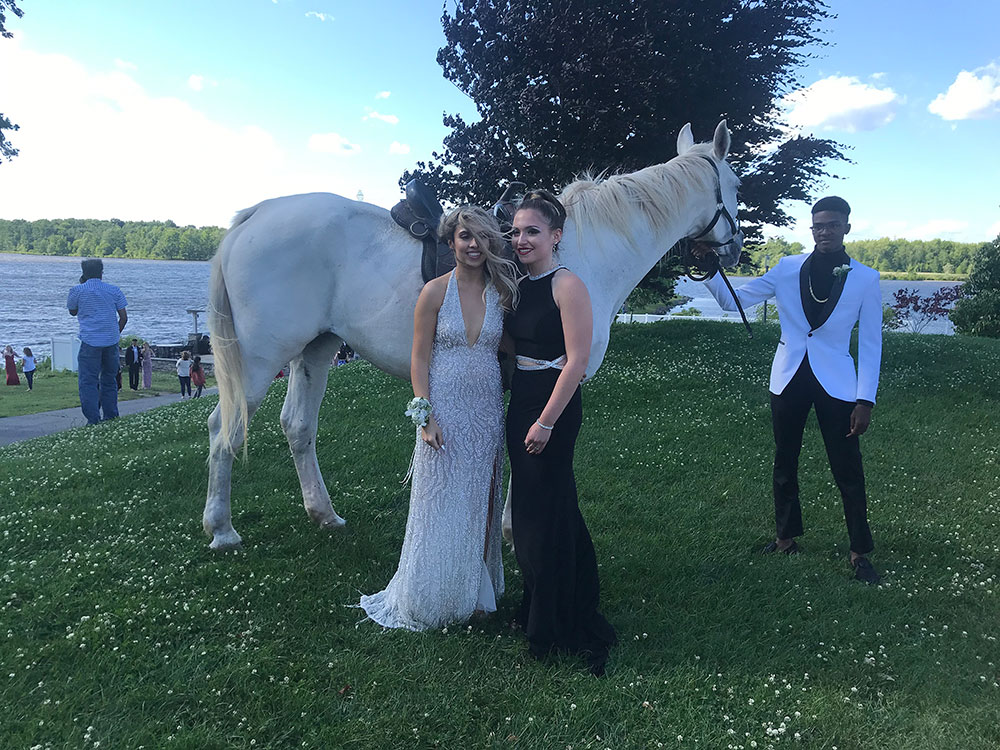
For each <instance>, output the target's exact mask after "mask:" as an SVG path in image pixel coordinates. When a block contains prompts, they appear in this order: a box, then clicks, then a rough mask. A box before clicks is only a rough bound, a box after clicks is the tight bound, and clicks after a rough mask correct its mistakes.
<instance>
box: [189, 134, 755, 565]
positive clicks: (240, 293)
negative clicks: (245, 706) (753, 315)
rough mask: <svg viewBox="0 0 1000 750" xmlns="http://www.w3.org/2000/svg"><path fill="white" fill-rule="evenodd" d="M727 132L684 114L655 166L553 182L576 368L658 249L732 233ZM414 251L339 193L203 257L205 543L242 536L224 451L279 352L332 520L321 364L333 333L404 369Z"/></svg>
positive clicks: (296, 428)
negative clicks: (576, 342)
mask: <svg viewBox="0 0 1000 750" xmlns="http://www.w3.org/2000/svg"><path fill="white" fill-rule="evenodd" d="M729 143H730V139H729V130H728V129H727V128H726V123H725V121H724V120H723V121H722V122H720V123H719V125H718V127H717V128H716V130H715V137H714V139H713V142H712V143H706V144H697V145H696V144H695V143H694V139H693V137H692V135H691V127H690V125H685V126H684V127H683V128H682V129H681V131H680V134H679V135H678V137H677V153H678V156H677V157H676V158H674V159H672V160H670V161H669V162H667V163H666V164H660V165H656V166H652V167H647V168H646V169H643V170H640V171H638V172H634V173H631V174H623V175H616V176H613V177H610V178H608V179H606V180H604V181H601V182H595V181H593V180H578V181H576V182H573V183H572V184H570V185H568V186H567V187H566V188H565V189H564V191H563V193H562V196H561V198H562V200H563V202H564V204H565V206H566V210H567V213H568V218H567V220H566V226H565V231H564V232H563V237H562V242H561V243H560V249H559V254H558V259H559V262H561V263H563V264H564V265H566V266H567V267H569V268H570V269H572V270H573V271H574V272H576V273H577V274H579V276H580V277H581V278H582V279H583V281H584V282H585V283H586V285H587V288H588V289H589V291H590V295H591V301H592V306H593V311H594V339H593V344H592V345H591V351H590V362H589V365H588V367H587V376H588V377H590V376H592V375H593V374H594V373H595V372H596V371H597V368H598V367H600V365H601V362H602V361H603V359H604V354H605V351H606V350H607V347H608V336H609V333H610V327H611V322H612V320H613V319H614V316H615V313H616V312H617V311H618V310H619V309H620V308H621V305H622V303H623V302H624V301H625V298H626V297H627V296H628V294H629V292H631V291H632V289H633V288H634V287H635V285H636V284H638V283H639V281H640V280H641V279H642V278H643V276H645V274H646V273H647V272H648V271H649V270H650V269H651V268H652V267H653V265H654V264H655V263H656V262H657V261H658V260H659V259H660V257H661V256H662V255H663V254H664V252H665V251H666V250H667V249H668V248H670V247H672V246H673V245H674V244H675V243H676V242H677V241H678V240H679V239H682V238H684V237H693V236H695V235H699V234H702V236H703V237H704V238H705V239H707V240H710V241H712V240H714V241H715V242H717V243H727V242H730V241H732V242H736V243H739V242H741V241H742V236H741V235H739V234H738V231H737V229H736V227H735V224H734V222H733V221H731V219H732V217H735V215H736V189H737V186H738V184H739V180H738V179H737V177H736V175H735V174H734V173H733V171H732V169H730V168H729V166H728V164H726V162H725V158H726V155H727V154H728V153H729ZM720 215H721V216H724V217H726V218H727V221H719V217H720ZM706 228H708V231H707V233H704V230H705V229H706ZM419 257H420V242H419V241H418V240H415V239H413V238H412V237H410V236H409V234H408V233H407V232H406V231H404V230H403V229H401V228H400V227H398V226H397V225H396V224H395V223H394V222H393V220H392V219H391V218H390V216H389V212H388V211H386V210H385V209H382V208H378V207H376V206H372V205H369V204H366V203H360V202H357V201H353V200H348V199H346V198H342V197H340V196H337V195H331V194H328V193H310V194H307V195H293V196H288V197H285V198H275V199H273V200H268V201H264V202H263V203H259V204H257V205H256V206H254V207H253V208H248V209H246V210H244V211H241V212H240V213H239V214H237V216H236V218H235V219H234V220H233V224H232V227H231V228H230V229H229V232H228V233H227V234H226V236H225V237H224V238H223V240H222V243H221V244H220V246H219V251H218V252H217V253H216V255H215V258H214V259H213V262H212V278H211V289H210V299H211V306H210V311H209V327H210V330H211V334H212V345H213V350H214V354H215V376H216V379H217V381H218V386H219V404H218V406H216V408H215V410H214V411H213V412H212V415H211V416H210V417H209V420H208V425H209V430H210V441H211V442H210V452H209V476H208V497H207V500H206V502H205V511H204V515H203V519H202V520H203V525H204V528H205V532H206V533H207V534H209V535H210V536H211V537H212V543H211V547H212V548H213V549H227V548H232V547H235V546H238V545H239V544H240V541H241V540H240V536H239V534H237V533H236V530H235V529H234V528H233V524H232V514H231V508H230V489H231V487H230V485H231V478H232V467H233V459H234V457H235V454H236V452H237V451H238V450H239V448H240V446H241V445H243V444H244V440H245V439H246V430H247V426H248V425H249V423H250V419H251V417H252V416H253V414H254V412H255V411H256V409H257V407H258V406H259V405H260V403H261V401H262V400H263V399H264V396H265V394H266V393H267V389H268V386H269V385H270V384H271V381H272V379H273V378H274V375H275V373H276V372H278V370H279V369H281V368H282V366H284V364H285V363H287V362H290V363H291V371H290V373H289V380H288V395H287V396H286V397H285V403H284V406H283V407H282V410H281V426H282V429H283V430H284V432H285V436H286V437H287V439H288V444H289V446H290V448H291V452H292V456H293V458H294V461H295V468H296V471H297V472H298V477H299V483H300V485H301V489H302V497H303V501H304V504H305V508H306V511H307V512H308V514H309V516H310V517H311V518H312V519H313V520H314V521H316V522H317V523H319V524H320V526H323V527H328V528H337V527H340V526H343V525H344V519H342V518H341V517H340V516H339V515H337V513H336V512H335V511H334V509H333V506H332V505H331V503H330V495H329V494H328V492H327V489H326V485H325V484H324V482H323V477H322V475H321V473H320V469H319V464H318V462H317V459H316V432H317V426H318V417H319V407H320V402H321V401H322V400H323V395H324V393H325V392H326V384H327V372H328V369H329V367H330V363H331V360H332V358H333V356H334V353H335V352H336V351H337V349H338V348H339V347H340V343H341V341H342V340H343V341H347V342H348V343H349V344H350V345H351V347H352V348H353V349H354V350H355V351H356V352H357V353H358V354H359V355H360V356H361V357H363V358H364V359H366V360H368V361H369V362H371V363H372V364H374V365H375V366H376V367H378V368H380V369H382V370H384V371H385V372H387V373H389V374H390V375H395V376H397V377H400V378H408V377H409V368H410V349H411V345H412V338H413V309H414V307H415V305H416V301H417V296H418V295H419V293H420V290H421V288H422V286H423V282H422V280H421V277H420V267H419V266H420V263H419ZM400 409H401V410H402V406H401V407H400Z"/></svg>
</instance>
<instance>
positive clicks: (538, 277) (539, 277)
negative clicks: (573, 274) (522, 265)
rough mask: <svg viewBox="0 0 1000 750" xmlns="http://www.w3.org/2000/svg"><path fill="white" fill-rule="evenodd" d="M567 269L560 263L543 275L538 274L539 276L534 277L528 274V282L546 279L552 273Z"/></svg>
mask: <svg viewBox="0 0 1000 750" xmlns="http://www.w3.org/2000/svg"><path fill="white" fill-rule="evenodd" d="M565 267H566V266H564V265H562V264H561V263H560V264H559V265H557V266H555V267H554V268H550V269H549V270H548V271H543V272H542V273H540V274H538V275H537V276H532V275H531V274H528V281H538V280H539V279H544V278H545V277H546V276H548V275H549V274H550V273H555V272H556V271H558V270H559V269H560V268H565Z"/></svg>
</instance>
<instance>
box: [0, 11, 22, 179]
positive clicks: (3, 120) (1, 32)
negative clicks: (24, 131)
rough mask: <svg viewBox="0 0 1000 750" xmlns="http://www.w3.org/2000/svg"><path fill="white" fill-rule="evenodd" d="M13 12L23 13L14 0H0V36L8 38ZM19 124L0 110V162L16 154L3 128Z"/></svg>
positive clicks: (11, 127) (17, 127)
mask: <svg viewBox="0 0 1000 750" xmlns="http://www.w3.org/2000/svg"><path fill="white" fill-rule="evenodd" d="M8 12H10V13H13V14H14V15H15V16H17V17H18V18H20V17H21V16H23V15H24V11H23V10H21V9H20V8H18V7H17V5H15V4H14V0H0V38H3V39H10V38H11V36H13V34H11V33H10V31H8V30H7V26H6V21H7V13H8ZM18 129H19V126H17V125H15V124H14V123H12V122H11V121H10V119H9V118H8V117H6V116H5V115H4V114H3V112H0V164H3V163H4V160H7V161H10V160H11V159H13V158H14V157H15V156H17V149H16V148H14V146H13V144H12V143H11V142H10V141H8V140H7V137H6V136H5V135H4V132H3V131H5V130H10V131H14V130H18Z"/></svg>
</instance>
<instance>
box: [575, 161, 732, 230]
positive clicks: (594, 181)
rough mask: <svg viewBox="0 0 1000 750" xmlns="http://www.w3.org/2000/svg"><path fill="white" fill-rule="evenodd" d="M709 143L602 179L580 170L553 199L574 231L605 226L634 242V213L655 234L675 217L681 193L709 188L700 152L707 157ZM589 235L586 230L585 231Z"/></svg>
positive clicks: (707, 169)
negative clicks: (576, 176)
mask: <svg viewBox="0 0 1000 750" xmlns="http://www.w3.org/2000/svg"><path fill="white" fill-rule="evenodd" d="M711 151H712V144H711V143H699V144H697V145H695V146H693V147H692V148H691V149H690V150H688V151H687V152H686V153H685V154H684V155H683V156H678V157H676V158H674V159H671V160H670V161H668V162H666V163H665V164H657V165H654V166H652V167H646V168H645V169H641V170H639V171H638V172H631V173H628V174H615V175H612V176H610V177H607V178H603V179H602V178H601V177H600V176H594V175H592V174H590V173H584V174H583V175H582V176H581V177H580V178H579V179H577V180H575V181H574V182H571V183H570V184H569V185H567V186H566V187H565V188H563V191H562V194H561V195H560V196H559V199H560V200H561V201H562V203H563V205H564V206H565V207H566V213H567V215H568V216H569V217H571V218H573V219H574V221H575V222H576V225H577V228H578V231H579V232H580V233H581V234H583V233H584V231H585V230H593V229H595V228H596V227H598V226H602V227H605V228H610V229H612V230H614V231H616V232H618V233H620V234H622V235H623V236H625V237H627V238H629V240H631V241H635V240H636V237H635V234H634V233H635V230H636V228H637V227H636V225H635V221H634V219H635V217H636V216H639V217H640V218H641V219H642V220H643V221H644V222H645V223H646V225H647V226H648V227H649V229H650V230H652V231H654V232H656V231H659V230H662V229H665V228H666V227H667V224H668V223H669V222H670V221H671V220H672V219H675V218H676V217H677V212H678V208H679V206H678V204H679V201H680V198H681V196H682V195H684V193H685V192H687V191H688V190H690V189H691V188H692V187H696V188H702V189H705V190H710V191H711V190H714V189H715V187H714V179H715V174H714V172H713V170H712V167H711V166H710V165H709V164H708V163H707V162H706V161H705V160H704V159H702V158H694V157H700V156H708V157H709V158H713V157H712V155H711ZM588 233H589V232H588Z"/></svg>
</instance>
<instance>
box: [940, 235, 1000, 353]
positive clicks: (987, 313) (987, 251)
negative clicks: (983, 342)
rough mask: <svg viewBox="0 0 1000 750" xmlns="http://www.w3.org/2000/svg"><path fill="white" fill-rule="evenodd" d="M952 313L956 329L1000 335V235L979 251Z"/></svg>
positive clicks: (992, 336)
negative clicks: (960, 297)
mask: <svg viewBox="0 0 1000 750" xmlns="http://www.w3.org/2000/svg"><path fill="white" fill-rule="evenodd" d="M950 317H951V322H952V323H954V324H955V331H956V332H957V333H963V334H966V335H969V336H988V337H990V338H1000V236H997V238H996V239H995V240H993V242H986V243H984V244H983V245H982V246H981V247H980V248H979V250H977V251H976V254H975V255H974V256H973V258H972V273H970V274H969V281H968V283H966V284H964V285H963V286H962V299H960V300H959V301H958V303H957V304H956V305H955V309H954V310H952V311H951V314H950Z"/></svg>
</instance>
